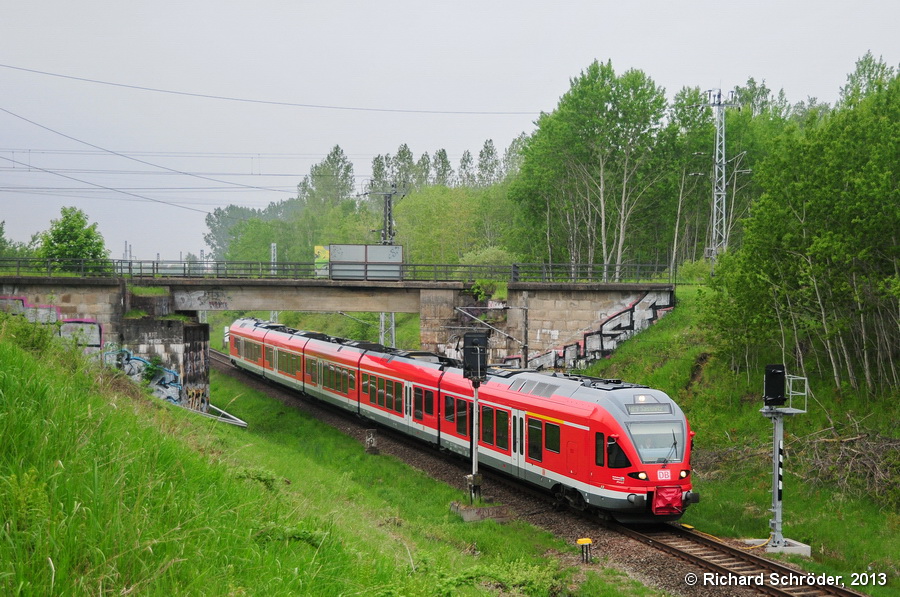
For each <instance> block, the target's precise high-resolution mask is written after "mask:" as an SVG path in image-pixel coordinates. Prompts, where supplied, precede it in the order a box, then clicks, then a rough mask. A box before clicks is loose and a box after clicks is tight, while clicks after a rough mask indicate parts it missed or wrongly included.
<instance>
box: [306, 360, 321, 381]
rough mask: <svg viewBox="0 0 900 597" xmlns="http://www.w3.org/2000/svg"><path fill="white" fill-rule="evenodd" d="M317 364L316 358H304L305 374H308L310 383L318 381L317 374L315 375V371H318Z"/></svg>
mask: <svg viewBox="0 0 900 597" xmlns="http://www.w3.org/2000/svg"><path fill="white" fill-rule="evenodd" d="M317 365H318V362H317V361H316V359H311V358H309V357H307V358H306V374H307V375H309V381H310V382H311V383H319V381H318V376H317V375H316V372H317V371H318V366H317Z"/></svg>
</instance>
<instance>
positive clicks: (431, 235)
mask: <svg viewBox="0 0 900 597" xmlns="http://www.w3.org/2000/svg"><path fill="white" fill-rule="evenodd" d="M476 196H477V194H476V192H475V191H474V190H470V189H466V188H461V187H456V188H451V187H444V186H432V187H426V188H424V189H422V190H420V191H415V192H413V193H410V194H409V195H408V196H407V197H405V198H404V199H403V200H402V201H400V202H399V203H398V204H397V206H396V207H395V209H394V216H395V219H396V222H397V237H396V242H397V244H400V245H403V246H404V247H405V252H406V256H407V259H409V260H410V261H413V262H415V263H446V264H456V263H459V258H460V257H461V256H462V255H463V254H464V253H467V252H468V251H470V250H471V248H472V247H473V246H476V245H477V244H478V243H479V240H480V239H479V237H478V232H479V230H478V224H479V223H480V222H481V221H482V217H481V214H479V213H478V207H479V206H478V203H477V201H476ZM450 222H452V225H451V224H449V223H450Z"/></svg>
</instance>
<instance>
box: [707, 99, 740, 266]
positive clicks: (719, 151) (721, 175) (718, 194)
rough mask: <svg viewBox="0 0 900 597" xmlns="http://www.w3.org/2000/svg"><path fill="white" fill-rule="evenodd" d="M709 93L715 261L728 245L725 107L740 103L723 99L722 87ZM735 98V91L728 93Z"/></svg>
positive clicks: (710, 251)
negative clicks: (713, 127)
mask: <svg viewBox="0 0 900 597" xmlns="http://www.w3.org/2000/svg"><path fill="white" fill-rule="evenodd" d="M706 93H707V100H708V101H707V103H706V105H707V106H710V107H711V108H712V109H713V115H714V116H715V124H716V156H715V160H716V161H715V179H714V181H713V197H712V243H711V245H710V246H709V247H707V248H706V257H707V258H709V259H710V260H712V262H713V263H715V261H716V258H717V257H718V256H719V255H720V254H721V253H723V252H724V251H725V249H726V248H727V247H728V218H727V217H726V213H725V208H726V201H725V195H726V188H727V180H728V177H727V175H726V173H725V166H726V160H725V108H728V107H736V106H737V105H738V104H735V103H730V101H729V102H726V101H723V100H722V90H721V89H710V90H709V91H707V92H706ZM728 96H729V98H728V99H729V100H732V99H734V92H733V91H731V92H729V94H728Z"/></svg>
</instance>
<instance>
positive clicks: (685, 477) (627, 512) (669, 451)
mask: <svg viewBox="0 0 900 597" xmlns="http://www.w3.org/2000/svg"><path fill="white" fill-rule="evenodd" d="M632 410H634V411H635V412H636V411H638V410H639V409H632ZM668 412H671V411H668ZM645 414H653V413H651V412H649V411H648V412H647V413H645ZM678 414H680V413H671V415H669V416H656V417H651V418H650V419H644V420H641V419H638V418H636V417H627V418H624V420H623V419H621V418H617V419H619V421H618V425H616V421H608V422H606V423H604V424H602V425H600V426H598V427H597V428H596V429H595V430H594V442H593V443H594V455H595V462H594V464H595V466H596V469H595V473H596V478H595V484H596V486H597V495H596V496H595V497H594V499H596V500H597V501H598V502H599V504H597V505H599V507H601V508H604V509H606V510H610V511H612V513H613V516H614V517H615V518H616V519H617V520H619V521H620V522H647V521H650V520H653V521H666V520H677V519H678V518H680V517H681V515H682V514H683V513H684V510H685V509H686V508H687V507H688V505H690V504H692V503H697V502H698V501H699V498H700V496H699V494H698V493H696V492H694V491H692V490H691V479H690V474H691V468H690V441H691V437H692V436H693V432H692V431H690V428H689V427H688V426H687V421H686V420H685V419H684V417H683V415H682V416H680V417H678V416H677V415H678ZM616 427H618V429H616ZM608 489H611V490H612V492H613V493H612V495H610V493H609V492H608V491H607V490H608Z"/></svg>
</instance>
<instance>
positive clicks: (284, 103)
mask: <svg viewBox="0 0 900 597" xmlns="http://www.w3.org/2000/svg"><path fill="white" fill-rule="evenodd" d="M0 67H2V68H8V69H11V70H17V71H22V72H27V73H33V74H38V75H44V76H48V77H58V78H61V79H69V80H72V81H81V82H83V83H94V84H97V85H108V86H111V87H121V88H125V89H135V90H138V91H151V92H154V93H167V94H171V95H182V96H188V97H199V98H205V99H215V100H223V101H230V102H242V103H250V104H267V105H270V106H290V107H294V108H309V109H317V110H342V111H350V112H385V113H394V114H437V115H458V116H537V115H538V114H540V112H539V111H537V112H536V111H528V112H516V111H492V110H425V109H408V108H372V107H365V106H337V105H329V104H308V103H300V102H287V101H277V100H264V99H253V98H244V97H232V96H227V95H216V94H211V93H196V92H190V91H177V90H173V89H161V88H159V87H148V86H144V85H131V84H127V83H116V82H113V81H103V80H100V79H91V78H88V77H77V76H74V75H63V74H60V73H51V72H47V71H42V70H37V69H33V68H25V67H22V66H13V65H11V64H0Z"/></svg>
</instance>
